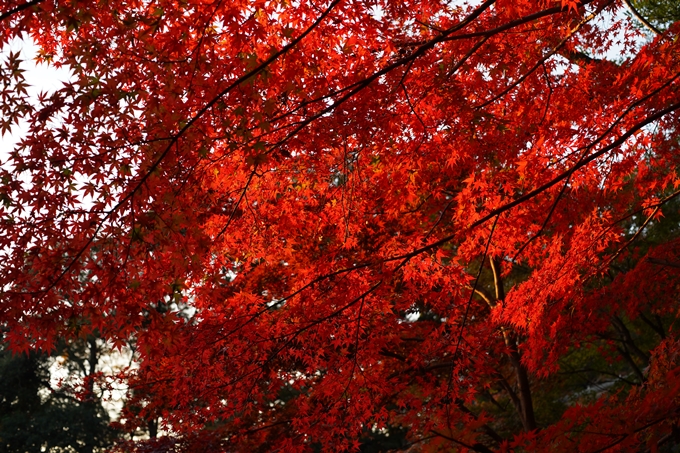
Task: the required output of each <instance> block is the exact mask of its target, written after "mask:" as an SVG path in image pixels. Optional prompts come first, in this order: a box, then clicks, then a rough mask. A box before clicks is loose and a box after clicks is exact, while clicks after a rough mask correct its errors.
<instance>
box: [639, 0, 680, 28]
mask: <svg viewBox="0 0 680 453" xmlns="http://www.w3.org/2000/svg"><path fill="white" fill-rule="evenodd" d="M632 3H633V6H634V7H635V8H636V9H637V10H638V12H639V13H640V14H641V15H642V17H644V18H645V19H647V20H648V21H649V22H651V23H652V24H654V25H655V26H656V27H659V28H662V29H663V28H666V27H668V26H669V25H671V24H672V23H674V22H676V21H678V20H680V2H678V1H677V0H632Z"/></svg>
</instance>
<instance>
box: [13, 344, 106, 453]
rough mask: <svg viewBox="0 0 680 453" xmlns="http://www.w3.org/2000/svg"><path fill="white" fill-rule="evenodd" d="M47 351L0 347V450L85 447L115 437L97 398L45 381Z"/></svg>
mask: <svg viewBox="0 0 680 453" xmlns="http://www.w3.org/2000/svg"><path fill="white" fill-rule="evenodd" d="M47 359H48V357H47V356H45V355H40V354H37V353H31V354H29V355H13V354H12V353H11V352H9V351H6V350H1V351H0V452H1V453H5V452H7V453H34V452H35V453H38V452H44V451H47V452H55V453H61V452H78V453H81V452H82V453H89V452H94V451H98V450H99V449H101V448H102V447H105V446H108V445H110V444H111V443H112V441H113V439H114V434H115V433H114V432H113V430H112V429H111V428H110V427H109V420H108V414H107V413H106V411H105V410H104V408H103V407H102V406H101V404H99V402H98V401H91V402H83V401H79V400H78V399H77V398H75V397H74V396H72V395H70V394H68V393H66V392H61V391H55V390H53V389H51V387H50V383H49V380H50V374H49V370H48V361H47Z"/></svg>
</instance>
